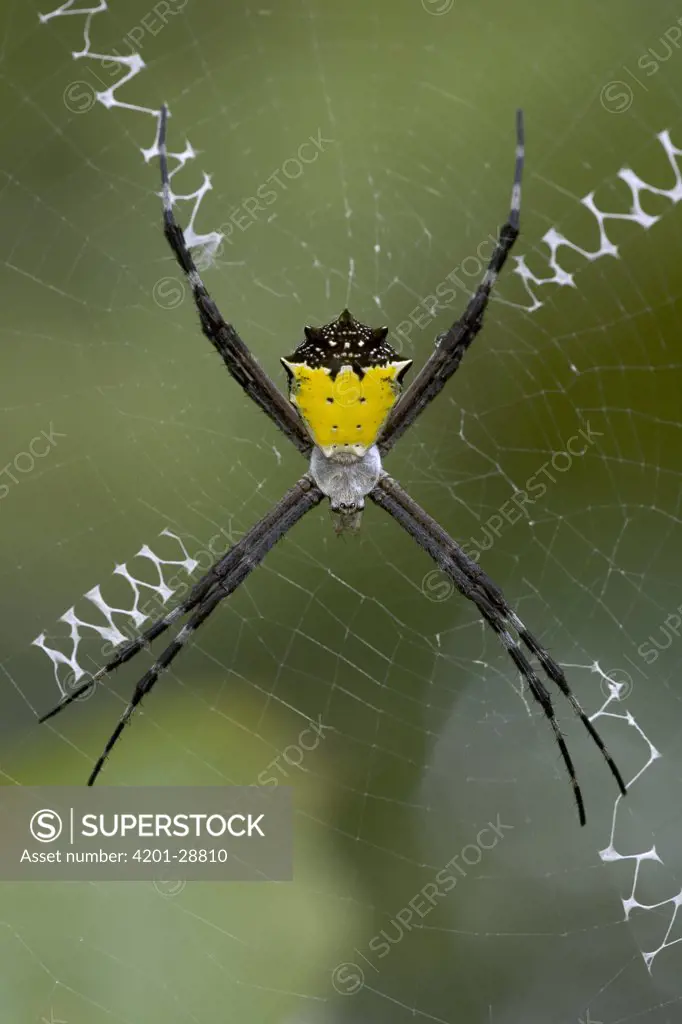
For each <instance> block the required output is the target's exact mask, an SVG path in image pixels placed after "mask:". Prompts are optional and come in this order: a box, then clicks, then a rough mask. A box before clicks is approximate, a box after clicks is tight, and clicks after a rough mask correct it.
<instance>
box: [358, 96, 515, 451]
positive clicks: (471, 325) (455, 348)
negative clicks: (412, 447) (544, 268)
mask: <svg viewBox="0 0 682 1024" xmlns="http://www.w3.org/2000/svg"><path fill="white" fill-rule="evenodd" d="M524 158H525V138H524V128H523V112H522V111H521V110H518V111H517V112H516V161H515V166H514V183H513V185H512V194H511V203H510V210H509V216H508V218H507V221H506V222H505V224H503V226H502V228H501V229H500V234H499V237H498V240H497V244H496V245H495V249H494V251H493V254H492V256H491V257H490V262H489V263H488V267H487V269H486V272H485V274H484V276H483V280H482V281H481V283H480V284H479V286H478V288H477V289H476V291H475V292H474V294H473V295H472V297H471V299H470V300H469V303H468V305H467V308H466V309H465V311H464V313H463V314H462V316H461V317H460V318H459V320H456V321H455V323H454V324H453V325H452V326H451V327H450V328H449V330H447V331H445V332H444V333H443V334H441V335H439V337H438V339H437V343H436V347H435V349H434V350H433V352H432V353H431V355H430V356H429V358H428V359H427V361H426V362H425V363H424V366H423V367H422V368H421V370H420V371H419V373H418V374H417V376H416V377H415V378H414V380H413V381H412V383H411V384H410V385H409V387H407V388H406V389H405V391H404V392H403V393H402V395H401V396H400V398H399V399H398V401H397V402H396V404H395V405H394V406H393V409H392V410H391V412H390V414H389V417H388V419H387V421H386V425H385V427H384V429H383V431H382V434H381V437H380V439H379V442H378V445H379V451H380V452H381V454H382V455H385V454H386V453H387V452H388V451H389V450H390V449H391V448H392V447H393V445H394V444H395V442H396V441H397V440H398V438H399V437H401V436H402V434H403V433H404V432H405V431H406V430H407V428H408V427H409V426H411V424H412V423H414V421H415V420H416V418H417V416H419V414H420V413H421V412H422V410H423V409H425V408H426V406H427V405H428V404H429V402H431V401H432V400H433V399H434V398H435V397H436V395H437V394H438V393H439V392H440V391H441V389H442V388H443V387H444V386H445V384H447V382H448V381H449V379H450V377H452V375H453V373H455V371H456V370H457V368H458V366H459V364H460V362H461V361H462V357H463V355H464V353H465V352H466V350H467V349H468V348H469V346H470V345H471V343H472V341H473V340H474V338H475V337H476V335H477V334H478V332H479V331H480V330H481V327H482V325H483V314H484V313H485V310H486V307H487V305H488V301H489V299H490V294H491V292H492V290H493V288H494V287H495V283H496V281H497V278H498V277H499V275H500V271H501V270H502V267H503V266H504V264H505V262H506V260H507V257H508V256H509V253H510V251H511V248H512V246H513V245H514V242H515V241H516V239H517V238H518V235H519V215H520V210H521V178H522V175H523V163H524Z"/></svg>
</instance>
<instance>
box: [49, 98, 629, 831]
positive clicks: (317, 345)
mask: <svg viewBox="0 0 682 1024" xmlns="http://www.w3.org/2000/svg"><path fill="white" fill-rule="evenodd" d="M167 118H168V110H167V107H166V106H165V105H164V106H163V108H162V110H161V115H160V119H159V131H158V153H159V162H160V167H161V185H162V191H161V196H162V199H163V221H164V234H165V237H166V239H167V241H168V243H169V245H170V247H171V249H172V251H173V253H174V255H175V258H176V259H177V261H178V263H179V264H180V266H181V268H182V270H183V271H184V273H185V275H186V276H187V280H188V282H189V285H190V287H191V289H192V294H193V296H194V302H195V304H196V307H197V311H198V313H199V319H200V322H201V329H202V331H203V333H204V334H205V335H206V337H207V338H208V340H209V341H210V342H211V344H212V345H213V346H214V347H215V349H216V350H217V352H218V353H219V355H220V356H221V358H222V360H223V362H224V363H225V366H226V367H227V369H228V371H229V372H230V374H231V375H232V376H233V377H234V379H235V380H236V381H237V383H238V384H240V385H241V387H242V388H243V389H244V391H245V392H246V394H247V395H248V396H249V397H250V398H251V399H253V401H254V402H256V404H257V405H259V406H260V407H261V409H262V410H263V411H264V412H265V413H266V414H267V415H268V416H269V417H270V419H271V420H272V421H273V422H274V423H275V425H276V426H277V427H279V429H280V430H281V431H282V432H283V433H284V434H285V435H286V436H287V437H288V439H289V440H290V441H291V442H292V444H293V445H294V446H295V447H296V448H297V449H298V450H299V452H300V453H301V454H302V455H303V456H305V457H306V458H307V459H308V460H309V464H308V470H307V471H306V472H305V473H304V474H303V476H302V477H301V478H300V479H299V480H298V481H297V482H296V483H295V484H294V485H293V487H291V488H290V490H288V491H287V492H286V493H285V494H284V495H283V497H282V498H281V499H280V500H279V501H278V502H277V504H276V505H275V506H274V507H273V508H272V509H271V511H270V512H268V513H267V515H265V516H264V517H263V518H262V519H261V520H260V522H258V523H256V525H255V526H253V527H252V528H251V529H250V530H249V531H248V533H246V534H245V535H244V537H242V539H241V540H240V541H239V542H238V543H236V544H234V545H233V546H232V547H231V548H230V549H229V550H228V551H227V552H226V553H225V554H224V555H223V556H222V557H221V558H219V559H218V560H217V561H216V562H215V563H214V564H213V566H212V567H211V569H209V571H208V572H207V573H206V574H205V575H204V576H203V577H202V579H200V580H199V581H198V582H197V583H196V584H195V585H194V587H193V588H192V590H191V591H190V594H189V596H188V597H187V598H186V599H185V600H184V601H182V603H180V604H179V605H177V607H175V608H174V609H173V610H172V611H170V612H168V613H167V614H166V615H164V616H163V617H161V618H159V619H157V621H155V622H154V623H152V625H151V626H150V627H149V628H148V629H147V630H146V631H145V632H144V633H142V634H141V635H140V636H138V637H136V638H134V639H132V640H129V641H128V642H126V643H124V644H123V645H122V646H121V647H119V648H118V650H117V651H115V652H114V654H113V656H112V657H111V659H110V660H109V661H108V662H107V664H106V665H104V666H103V667H102V668H100V669H99V670H98V671H97V672H95V673H94V675H92V676H91V677H90V678H89V679H88V680H86V682H84V683H83V684H81V685H80V686H79V687H77V688H76V689H75V690H73V691H72V692H71V693H70V694H69V695H68V696H66V697H64V698H63V699H62V700H61V701H60V703H59V704H57V706H56V707H54V708H53V709H52V710H51V711H49V712H48V713H47V714H46V715H44V716H43V717H42V718H41V721H43V722H44V721H46V720H47V719H49V718H51V717H52V716H53V715H55V714H57V713H58V712H59V711H62V710H63V709H64V708H65V707H66V706H67V705H68V704H70V703H72V702H73V701H74V700H76V699H77V698H78V697H80V696H81V695H82V694H83V693H85V692H86V691H87V690H89V689H90V687H92V686H95V685H96V684H97V682H98V681H99V680H100V679H102V678H103V677H104V676H106V675H107V674H108V673H109V672H111V671H113V670H114V669H115V668H118V666H119V665H123V664H124V663H125V662H127V661H129V660H130V659H131V658H133V657H134V656H135V655H136V654H137V653H138V652H139V651H140V650H142V648H148V647H149V645H150V644H151V642H152V641H153V640H155V639H156V638H157V637H158V636H160V635H161V634H162V633H164V632H165V631H166V630H167V629H168V628H169V627H170V626H172V625H174V624H175V623H176V622H178V620H179V619H180V618H181V617H182V616H188V618H187V620H186V622H185V624H184V625H183V626H182V628H181V629H180V630H179V632H178V633H177V635H176V636H175V639H174V640H173V641H172V642H171V643H170V644H169V645H168V646H167V647H166V649H165V650H164V651H162V653H161V654H160V655H159V657H158V658H157V660H156V661H155V662H154V664H153V665H152V666H151V668H149V669H148V670H147V672H145V674H144V675H143V676H142V678H141V679H140V680H139V682H138V683H137V685H136V687H135V690H134V692H133V695H132V697H131V699H130V701H129V703H128V704H127V706H126V708H125V710H124V712H123V714H122V715H121V717H120V719H119V722H118V724H117V726H116V728H115V729H114V731H113V733H112V735H111V737H110V739H109V741H108V742H107V744H106V746H105V748H104V750H103V752H102V754H101V756H100V757H99V759H98V760H97V762H96V764H95V766H94V768H93V770H92V772H91V774H90V778H89V779H88V785H89V786H91V785H93V783H94V782H95V780H96V778H97V776H98V775H99V774H100V772H101V770H102V768H103V766H104V763H105V761H106V760H107V758H108V756H109V754H110V753H111V751H112V749H113V747H114V746H115V744H116V743H117V741H118V739H119V737H120V736H121V733H122V732H123V730H124V728H125V726H126V725H127V723H128V722H129V721H130V718H131V716H132V714H133V712H134V711H135V708H136V707H137V706H138V705H139V704H140V703H141V702H142V700H143V698H144V697H146V695H147V694H148V693H150V691H151V690H152V688H153V686H154V685H155V683H156V681H157V679H158V678H159V676H160V674H161V672H162V671H163V670H164V669H166V668H168V666H169V665H170V664H171V662H173V661H174V659H175V658H176V657H177V655H178V654H179V653H180V651H181V650H182V649H183V648H184V647H185V645H186V644H187V642H188V641H189V640H190V638H191V637H192V636H193V634H194V633H195V632H196V630H197V629H199V627H200V626H201V625H202V623H204V622H205V621H206V619H207V618H208V617H209V615H210V614H211V612H213V611H214V609H215V608H216V607H217V606H218V605H219V604H220V602H221V601H222V600H223V599H224V598H226V597H228V596H229V595H230V594H232V593H234V591H235V590H236V589H237V587H238V586H239V585H240V584H241V583H243V582H244V580H245V579H246V578H247V577H248V576H249V574H250V573H251V572H252V571H253V570H254V569H255V568H256V566H257V565H259V563H260V562H261V561H262V560H263V558H264V557H265V556H266V554H267V553H268V552H269V551H270V549H271V548H272V547H273V546H274V545H275V544H276V543H277V541H279V540H281V538H282V537H284V535H285V534H286V533H288V531H289V530H290V529H291V528H292V526H294V524H295V523H297V522H298V521H299V520H300V519H301V518H302V517H303V516H304V515H305V514H306V513H307V512H309V511H310V510H311V509H313V508H315V507H316V506H317V505H318V504H319V503H320V502H321V501H322V500H323V499H324V498H327V499H328V500H329V503H330V506H331V513H332V516H333V517H334V519H335V526H336V529H337V530H338V531H344V530H351V531H353V530H356V529H357V528H358V525H359V522H360V517H361V515H362V510H363V508H364V504H365V498H369V499H370V500H371V501H372V502H374V503H375V504H376V505H378V506H379V507H380V508H382V509H383V510H384V511H385V512H387V513H388V514H389V515H390V516H392V517H393V518H394V519H395V520H396V521H397V522H398V523H399V524H400V525H401V526H402V528H403V529H404V530H406V531H407V533H408V534H409V535H410V536H411V537H412V538H413V539H414V540H415V541H416V543H417V544H418V545H419V546H420V547H422V548H423V549H424V550H425V551H426V552H427V554H429V555H430V556H431V558H432V559H433V560H434V562H435V563H436V564H437V565H438V566H439V568H440V569H441V570H442V571H443V572H444V573H445V574H446V575H447V576H448V577H449V579H450V580H451V581H452V583H453V584H454V585H455V587H456V588H457V590H458V591H459V592H460V594H462V595H463V596H464V597H465V598H467V599H468V600H470V601H472V602H473V603H474V604H475V605H476V608H477V609H478V611H479V612H480V614H481V615H482V617H483V619H484V620H485V621H486V622H487V623H488V625H489V626H490V628H491V629H492V630H493V631H494V632H495V634H496V635H497V637H498V639H499V640H500V642H501V643H502V645H503V647H504V648H505V650H506V651H507V653H508V655H509V657H510V658H511V660H512V661H513V663H514V665H515V666H516V669H517V670H518V672H519V673H520V674H521V676H522V677H523V679H524V680H525V682H526V683H527V685H528V687H529V689H530V692H531V693H532V695H533V697H534V698H535V699H536V700H537V702H538V703H539V705H540V707H541V708H542V711H543V712H544V714H545V716H546V717H547V719H548V721H549V723H550V726H551V728H552V730H553V733H554V737H555V739H556V742H557V744H558V746H559V750H560V754H561V757H562V759H563V762H564V765H565V768H566V771H567V773H568V777H569V780H570V783H571V786H572V788H573V794H574V797H575V801H576V804H577V809H578V816H579V818H580V824H581V825H584V824H585V820H586V819H585V807H584V803H583V797H582V793H581V790H580V786H579V784H578V780H577V776H576V772H575V768H574V766H573V761H572V758H571V755H570V753H569V751H568V747H567V745H566V741H565V740H564V737H563V735H562V733H561V731H560V729H559V725H558V722H557V719H556V716H555V713H554V707H553V704H552V699H551V697H550V694H549V691H548V689H547V687H546V686H545V683H544V682H543V681H542V679H541V678H540V676H539V675H538V673H537V672H536V670H535V668H534V667H533V665H532V663H531V660H530V657H529V655H530V656H534V657H535V658H536V659H537V661H538V662H539V664H540V666H541V668H542V670H543V671H544V673H545V675H546V676H547V677H548V679H549V680H551V681H552V682H553V683H554V684H555V685H556V686H557V687H558V688H559V690H560V692H561V693H562V694H563V695H564V696H565V697H566V698H567V700H568V701H569V702H570V704H571V706H572V708H573V710H574V712H575V713H576V715H577V716H578V718H579V719H580V721H581V722H582V724H583V725H584V727H585V729H586V730H587V732H588V733H589V734H590V736H591V737H592V739H593V740H594V742H595V743H596V745H597V747H598V748H599V750H600V751H601V753H602V755H603V756H604V758H605V760H606V762H607V764H608V766H609V768H610V769H611V772H612V774H613V776H614V777H615V779H616V782H617V783H618V787H619V789H620V792H621V793H622V794H623V795H625V793H626V787H625V783H624V782H623V778H622V776H621V773H620V771H619V770H618V767H617V766H616V764H615V762H614V760H613V758H612V757H611V755H610V754H609V752H608V750H607V749H606V746H605V744H604V741H603V740H602V738H601V736H600V735H599V733H598V732H597V730H596V728H595V727H594V725H593V724H592V722H591V721H590V719H589V718H588V717H587V715H586V714H585V712H584V711H583V709H582V708H581V706H580V704H579V703H578V701H577V699H576V697H575V696H574V695H573V693H572V692H571V689H570V687H569V685H568V682H567V680H566V677H565V675H564V672H563V669H562V668H561V667H560V666H559V665H558V664H557V662H556V661H555V660H554V658H552V656H551V655H550V654H549V653H548V652H547V651H546V650H545V648H544V647H543V646H542V644H541V643H540V642H539V640H537V639H536V638H535V637H534V636H533V634H532V633H531V632H530V631H529V630H528V629H527V628H526V626H525V625H524V623H523V622H522V621H521V619H520V618H519V617H518V615H517V614H516V613H515V612H514V610H513V609H512V608H511V607H510V605H509V604H508V603H507V600H506V598H505V597H504V595H503V593H502V591H501V590H500V588H499V587H498V586H497V585H496V584H495V583H493V582H492V580H490V579H489V578H488V576H487V575H486V574H485V572H484V571H483V570H482V569H481V568H480V567H479V565H478V564H477V563H476V562H474V561H473V560H472V559H471V558H469V557H468V556H467V555H466V554H465V553H464V551H463V550H462V548H461V547H460V546H459V545H458V544H457V542H456V541H454V540H453V539H452V537H450V536H449V534H448V533H446V531H445V530H444V529H443V527H442V526H440V525H439V523H437V522H436V521H435V519H433V518H432V517H431V516H430V515H429V514H428V512H425V511H424V509H422V508H421V507H420V506H419V505H418V504H417V502H416V501H414V500H413V498H411V497H410V496H409V494H408V493H407V492H406V491H405V490H404V489H403V488H402V487H401V486H400V484H399V483H398V482H397V481H396V480H394V479H393V478H392V477H391V476H389V475H388V473H386V472H385V471H384V469H383V468H382V458H383V456H385V455H386V454H387V453H388V452H389V451H390V450H391V448H392V447H393V445H394V444H395V442H396V441H397V440H398V439H399V438H400V437H401V436H402V434H404V432H405V431H406V430H407V429H408V427H410V426H411V425H412V424H413V423H414V421H415V420H416V419H417V417H418V416H419V414H420V413H421V412H422V410H423V409H425V408H426V406H427V405H428V404H429V403H430V402H431V401H432V400H433V399H434V398H435V397H436V395H438V394H439V392H440V391H441V389H442V388H443V387H444V385H445V384H446V383H447V381H448V380H449V379H450V377H451V376H452V375H453V374H454V373H455V371H456V370H457V368H458V367H459V364H460V362H461V360H462V357H463V355H464V353H465V352H466V351H467V349H468V348H469V346H470V345H471V343H472V341H473V340H474V338H475V337H476V335H477V334H478V333H479V331H480V330H481V326H482V323H483V315H484V313H485V310H486V307H487V305H488V301H489V299H490V294H491V292H492V289H493V286H494V285H495V282H496V280H497V277H498V275H499V273H500V271H501V269H502V267H503V266H504V263H505V261H506V259H507V256H508V255H509V252H510V250H511V248H512V246H513V244H514V242H515V241H516V238H517V237H518V234H519V212H520V206H521V176H522V171H523V163H524V154H525V147H524V126H523V114H522V111H520V110H519V111H518V112H517V115H516V160H515V169H514V182H513V188H512V196H511V209H510V212H509V216H508V219H507V221H506V222H505V224H504V225H503V226H502V228H501V230H500V232H499V236H498V240H497V244H496V246H495V250H494V252H493V254H492V257H491V259H490V262H489V264H488V267H487V269H486V271H485V274H484V276H483V278H482V280H481V283H480V284H479V286H478V288H477V289H476V291H475V292H474V293H473V295H472V296H471V298H470V300H469V303H468V305H467V307H466V309H465V311H464V314H463V315H462V316H461V317H460V319H459V320H456V321H455V322H454V323H453V324H452V326H451V327H450V328H449V329H448V330H447V331H445V332H444V333H443V334H440V335H439V336H438V338H437V342H436V346H435V349H434V351H433V352H432V353H431V355H430V356H429V358H428V359H427V360H426V362H425V364H424V366H423V367H422V369H421V370H420V371H419V373H418V374H417V375H416V377H415V378H414V380H413V381H412V383H411V384H410V385H409V386H408V387H406V388H403V380H404V377H405V375H406V374H407V372H408V370H409V369H410V366H411V360H409V359H400V358H399V355H398V353H396V351H395V350H394V349H393V348H392V347H391V345H390V344H389V343H388V341H387V335H388V328H387V327H375V328H373V327H369V326H368V325H366V324H363V323H361V322H360V321H358V320H356V319H355V318H354V317H353V316H352V314H351V313H350V312H349V311H348V310H347V309H344V310H343V312H342V313H341V314H340V316H339V317H338V318H337V319H336V320H332V321H331V322H330V323H327V324H325V325H324V326H322V327H305V329H304V335H305V338H304V340H303V341H302V342H301V344H300V345H299V346H298V348H296V350H295V351H294V353H293V354H292V355H290V356H289V357H287V358H285V359H282V363H283V365H284V368H285V370H286V373H287V376H288V385H289V395H288V398H287V397H285V396H284V395H283V394H282V392H281V391H280V390H279V389H278V388H277V387H276V386H275V384H274V383H273V382H272V380H271V379H270V378H269V377H268V375H267V374H266V373H265V372H264V370H263V369H262V368H261V367H260V366H259V364H258V363H257V361H256V360H255V358H254V357H253V355H252V354H251V352H250V351H249V349H248V348H247V347H246V345H245V344H244V342H243V341H242V339H241V338H240V336H239V335H238V334H237V331H236V330H235V328H234V327H233V326H232V325H231V324H229V323H227V322H226V321H225V320H224V319H223V317H222V315H221V313H220V311H219V310H218V307H217V306H216V304H215V302H214V301H213V299H212V298H211V297H210V295H209V294H208V292H207V290H206V287H205V286H204V283H203V281H202V279H201V277H200V276H199V273H198V271H197V268H196V266H195V263H194V260H193V258H192V256H191V254H190V252H189V250H188V248H187V244H186V242H185V237H184V234H183V231H182V228H180V227H179V226H178V224H177V222H176V220H175V217H174V214H173V202H174V197H173V194H172V191H171V185H170V175H169V172H168V153H167V148H166V126H167ZM514 633H515V634H516V637H518V639H516V638H515V636H514ZM524 648H525V651H524ZM526 652H527V653H526Z"/></svg>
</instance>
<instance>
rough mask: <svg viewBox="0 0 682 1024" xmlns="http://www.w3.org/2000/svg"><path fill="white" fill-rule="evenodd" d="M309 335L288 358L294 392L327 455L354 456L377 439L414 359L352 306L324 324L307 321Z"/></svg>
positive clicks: (313, 435)
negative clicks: (400, 352)
mask: <svg viewBox="0 0 682 1024" xmlns="http://www.w3.org/2000/svg"><path fill="white" fill-rule="evenodd" d="M304 333H305V341H303V342H301V344H300V345H299V346H298V348H297V349H296V351H295V352H294V353H293V355H291V356H289V357H288V358H287V359H282V364H283V365H284V368H285V369H286V371H287V374H288V377H289V397H290V399H291V402H292V404H293V405H295V406H296V408H297V409H298V412H299V413H300V415H301V418H302V419H303V422H304V423H305V425H306V429H307V431H308V433H309V434H310V437H311V438H312V440H313V442H314V444H315V445H316V446H317V447H318V448H319V449H320V450H321V451H322V452H323V454H324V455H325V456H326V457H327V458H331V459H333V460H335V461H339V462H351V461H354V460H355V459H359V458H362V456H364V455H365V453H366V452H367V451H368V450H369V449H370V448H371V447H372V445H373V444H374V443H375V441H376V439H377V437H378V435H379V431H380V430H381V428H382V426H383V425H384V423H385V422H386V417H387V416H388V414H389V412H390V411H391V408H392V406H393V405H394V404H395V401H396V399H397V397H398V395H399V394H400V391H401V386H402V381H403V378H404V376H405V374H406V373H407V371H408V370H409V368H410V366H411V365H412V360H411V359H401V358H400V356H399V355H398V353H397V352H396V351H395V350H394V349H393V348H391V346H390V345H389V343H388V342H387V340H386V337H387V335H388V328H387V327H369V326H368V325H367V324H363V323H361V322H360V321H359V320H356V319H355V318H354V317H353V316H352V314H351V313H349V312H348V310H347V309H344V311H343V312H342V313H341V315H340V316H339V317H338V319H336V320H332V321H331V322H330V323H328V324H325V325H324V326H323V327H306V328H305V331H304Z"/></svg>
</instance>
